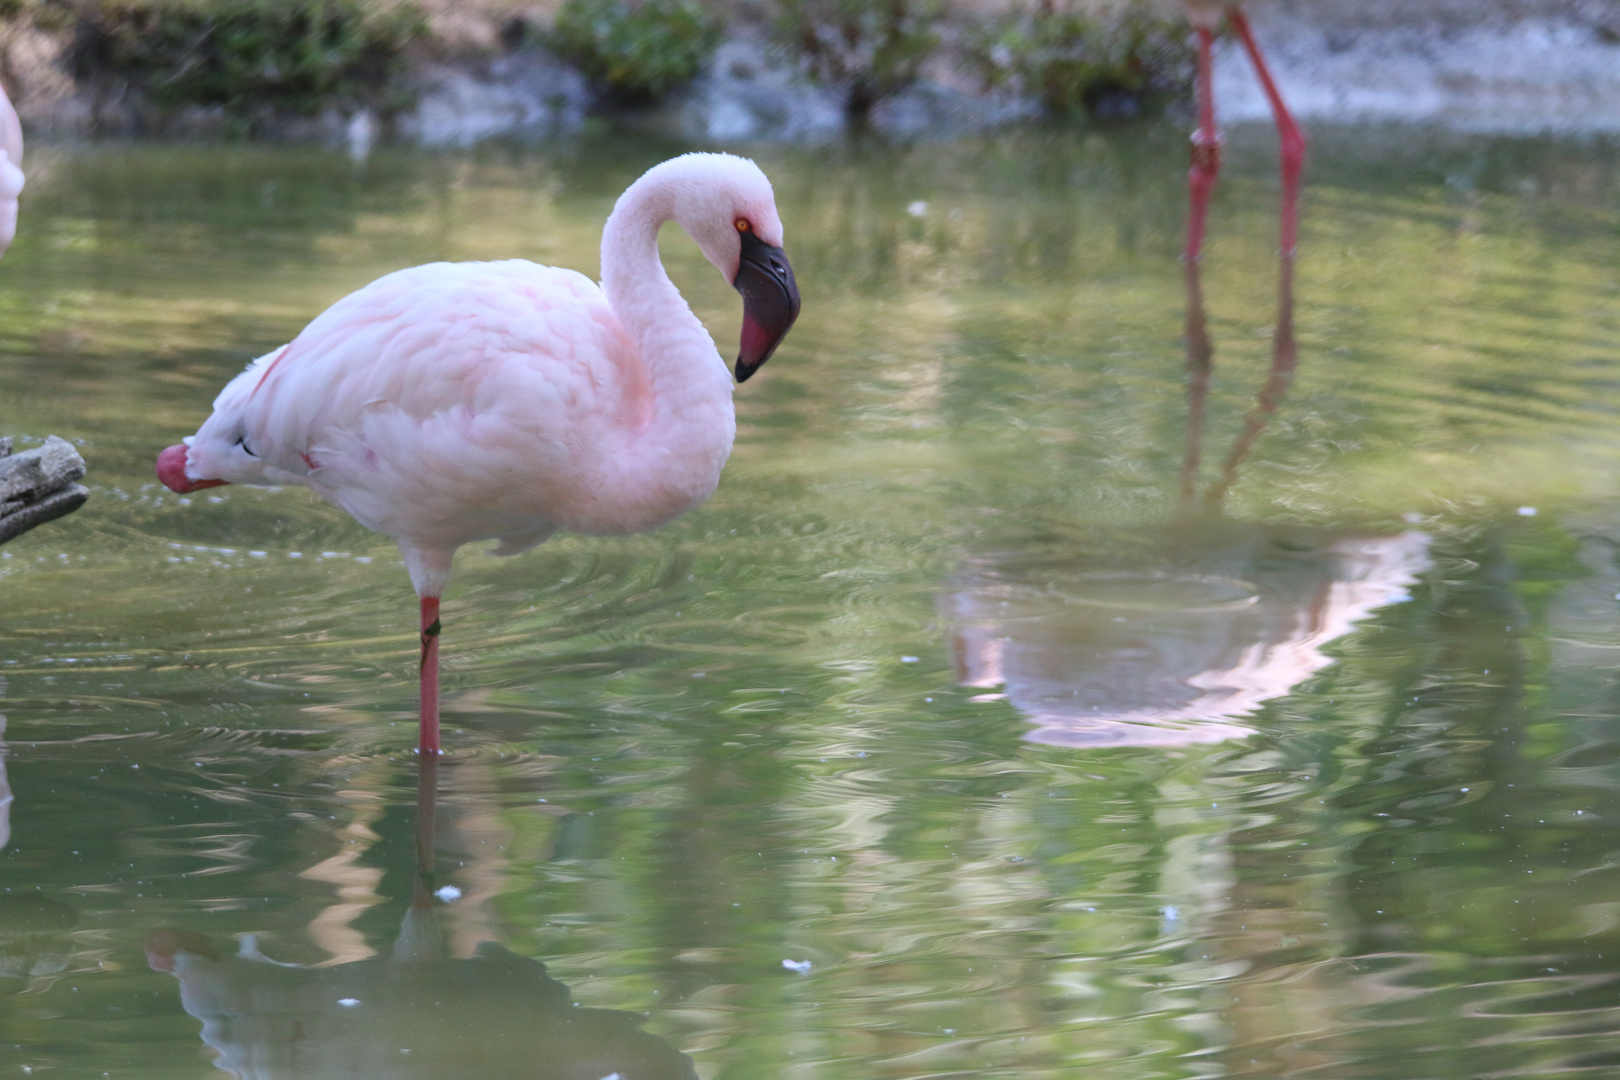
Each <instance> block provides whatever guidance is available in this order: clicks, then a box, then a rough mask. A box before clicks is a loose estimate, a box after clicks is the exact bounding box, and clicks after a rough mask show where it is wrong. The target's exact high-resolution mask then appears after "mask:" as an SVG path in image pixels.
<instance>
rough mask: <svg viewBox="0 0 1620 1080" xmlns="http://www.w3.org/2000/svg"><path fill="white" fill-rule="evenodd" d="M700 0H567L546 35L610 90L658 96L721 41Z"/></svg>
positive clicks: (697, 67) (699, 67) (631, 96)
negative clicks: (698, 0)
mask: <svg viewBox="0 0 1620 1080" xmlns="http://www.w3.org/2000/svg"><path fill="white" fill-rule="evenodd" d="M720 34H721V23H720V20H719V18H718V17H717V16H716V15H714V13H713V12H711V11H710V10H709V9H708V8H707V7H705V6H704V5H703V4H701V3H698V2H697V0H564V3H563V5H562V7H561V8H559V9H558V11H557V21H556V24H555V25H554V26H553V27H552V29H551V33H550V34H548V35H547V36H546V41H547V43H548V44H550V46H551V47H552V48H553V49H554V50H556V52H557V53H558V55H560V56H562V57H563V58H564V59H566V60H568V61H569V62H571V63H573V64H574V65H575V66H576V67H578V68H579V69H580V70H581V71H582V72H584V73H585V75H586V76H587V77H588V78H591V79H594V80H595V81H596V82H598V83H600V84H601V85H602V86H604V87H606V89H607V91H608V93H609V94H611V95H613V96H615V97H619V98H624V99H628V100H632V101H634V100H646V99H651V98H656V97H659V96H661V95H662V94H664V93H666V92H667V91H669V90H673V89H674V88H675V87H677V86H680V85H681V84H682V83H685V82H688V81H690V80H691V79H692V77H693V76H695V75H696V74H697V73H698V72H699V71H701V70H703V65H704V64H706V63H708V60H709V57H710V56H711V55H712V54H713V53H714V50H715V47H716V46H717V45H719V44H720Z"/></svg>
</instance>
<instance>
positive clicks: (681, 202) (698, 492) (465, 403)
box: [157, 154, 799, 754]
mask: <svg viewBox="0 0 1620 1080" xmlns="http://www.w3.org/2000/svg"><path fill="white" fill-rule="evenodd" d="M671 220H673V221H675V222H677V223H679V224H680V226H681V227H682V228H683V229H685V230H686V233H687V235H689V236H690V237H691V238H692V239H693V240H694V241H695V242H696V243H697V245H698V247H699V248H700V249H701V250H702V251H703V254H704V255H705V256H707V258H708V260H709V261H710V262H711V263H713V264H714V265H715V266H716V267H717V268H718V269H719V270H720V272H721V273H722V274H724V275H725V277H726V280H727V281H729V282H731V283H732V285H733V286H734V287H735V288H736V289H737V291H738V292H739V293H741V294H742V298H743V324H742V346H741V350H740V352H739V355H738V357H737V369H736V372H737V381H738V382H742V381H743V380H745V379H747V378H748V377H749V376H750V375H752V374H753V373H754V372H755V371H756V370H757V369H758V368H759V366H760V365H761V364H763V363H764V362H765V361H766V360H767V359H768V358H769V357H770V355H771V353H772V351H774V350H775V348H776V346H777V344H778V343H779V342H780V341H781V340H782V338H783V337H784V336H785V335H786V334H787V332H788V328H789V327H790V326H792V325H793V320H794V319H795V318H796V317H797V316H798V313H799V293H798V287H797V285H796V284H795V283H794V280H793V271H792V269H791V268H790V267H789V265H788V262H787V258H786V257H785V256H784V255H783V253H782V246H781V245H782V223H781V220H780V219H779V218H778V216H777V212H776V202H775V199H774V197H773V195H772V192H771V185H770V181H769V180H767V179H766V178H765V174H764V173H763V172H761V171H760V170H759V168H758V166H756V165H755V164H754V163H753V162H751V161H747V160H744V159H742V158H736V157H731V156H729V155H725V154H687V155H684V156H682V157H678V158H675V159H673V160H671V161H666V162H664V163H663V164H661V165H657V166H655V167H654V168H652V169H650V170H648V172H647V173H646V174H645V175H644V176H642V177H641V179H639V180H637V181H636V182H635V183H634V184H632V185H631V186H630V188H629V189H628V190H627V191H625V193H624V194H623V195H622V196H620V198H619V201H618V203H617V204H616V205H615V206H614V208H613V213H612V214H611V215H609V217H608V220H607V224H606V226H605V227H604V228H603V230H602V285H601V287H600V288H598V287H597V286H596V285H595V284H594V283H593V282H591V281H590V279H588V278H586V277H584V276H583V275H581V274H578V273H575V272H574V271H572V270H561V269H557V268H555V267H548V266H537V265H535V264H534V263H530V262H525V261H522V260H518V259H514V260H510V261H507V262H492V263H431V264H429V265H427V266H418V267H413V268H412V269H409V270H400V271H398V272H396V273H392V274H389V275H387V276H386V277H382V278H379V279H378V280H376V281H374V282H372V283H371V284H370V285H367V286H365V287H364V288H362V289H360V290H359V291H357V292H354V293H352V294H350V295H349V296H347V297H344V298H343V299H342V300H339V301H338V302H337V303H336V304H334V305H332V306H331V307H330V308H328V309H327V310H326V311H325V312H324V313H323V314H321V315H319V316H317V317H316V319H315V320H314V321H313V322H312V323H310V324H309V326H307V327H305V329H304V330H303V332H302V333H300V334H299V335H298V336H297V337H296V338H294V339H293V340H292V342H291V343H289V344H287V345H283V346H282V347H281V348H279V349H276V350H275V351H274V352H271V353H269V354H267V355H265V356H262V357H260V358H259V359H258V360H255V361H254V362H253V363H252V364H251V365H250V366H249V367H248V369H247V370H246V371H245V372H243V373H242V374H241V375H238V376H237V377H236V378H235V379H234V380H232V381H231V383H230V384H229V385H228V386H226V387H225V389H224V391H223V392H222V393H221V394H220V395H219V398H218V399H217V400H216V401H215V402H214V413H213V415H212V416H210V417H209V418H208V420H207V421H206V422H204V424H203V426H202V428H201V429H200V430H198V432H197V434H196V435H194V436H192V437H190V438H188V439H186V440H185V443H184V444H182V445H178V446H171V447H169V448H168V449H167V450H165V451H163V453H162V454H161V455H159V457H158V461H157V473H158V478H159V479H161V480H162V481H163V483H164V484H166V485H168V486H169V487H170V488H172V489H173V490H175V491H179V492H189V491H196V490H198V489H200V488H205V487H213V486H215V485H218V484H227V483H237V484H244V483H245V484H255V483H256V484H302V485H304V486H305V487H308V488H311V489H313V490H314V491H315V492H316V493H317V494H319V495H321V496H322V497H324V498H326V499H328V500H330V501H331V502H333V503H336V504H337V505H338V506H341V507H343V508H344V509H345V510H347V511H349V513H351V514H353V515H354V516H355V518H357V519H358V520H359V521H360V523H361V524H363V525H366V526H367V527H369V528H372V529H375V530H377V531H378V532H382V533H386V534H387V535H389V536H391V537H393V538H394V540H395V541H396V542H398V544H399V547H400V551H401V553H403V555H404V556H405V565H406V567H407V568H408V569H409V570H410V574H411V582H412V584H413V585H415V587H416V592H417V595H418V596H419V597H420V598H421V607H422V631H421V635H422V653H421V680H422V697H421V715H422V723H421V731H420V741H419V747H420V750H421V752H422V753H424V754H436V753H438V752H439V708H438V688H439V684H438V663H439V651H438V644H439V597H440V595H441V594H442V593H443V591H444V586H445V583H446V581H447V580H448V578H449V576H450V564H451V560H452V558H453V557H454V555H455V552H456V549H457V548H459V547H460V546H461V545H462V544H465V543H469V542H471V541H475V540H496V541H498V542H499V543H498V546H496V547H495V548H494V549H493V551H494V553H495V554H497V555H513V554H516V553H518V552H520V551H524V550H526V549H528V548H531V547H533V546H534V545H536V544H538V543H540V542H541V541H542V540H544V539H546V538H547V537H548V536H550V535H551V534H552V533H554V532H557V531H559V530H566V531H569V532H577V533H587V534H592V535H619V534H624V533H633V532H641V531H643V530H646V529H651V528H655V527H656V526H659V525H662V524H664V523H665V522H667V521H670V520H671V519H673V518H675V517H677V516H679V515H680V514H682V513H684V512H686V511H687V510H690V509H691V508H692V507H694V506H696V505H698V504H699V503H701V502H702V501H703V500H704V499H706V498H708V497H709V495H710V494H711V493H712V492H713V491H714V489H715V485H716V484H717V483H718V482H719V479H720V470H721V467H722V466H723V465H724V464H725V462H726V458H727V457H728V456H729V455H730V453H731V444H732V439H733V436H734V435H735V433H736V420H735V417H734V414H733V412H732V403H731V375H730V373H729V372H727V370H726V366H725V362H724V361H723V360H722V359H721V358H720V354H719V352H718V351H717V350H716V348H715V345H714V341H713V339H712V338H710V337H709V334H708V331H706V330H705V329H704V328H703V324H702V323H700V322H699V321H698V319H697V317H696V316H695V315H693V314H692V312H691V310H690V309H689V308H688V307H687V305H686V301H685V300H683V299H682V298H681V294H680V293H679V292H678V291H677V290H676V288H675V286H674V284H673V283H672V282H671V281H670V280H669V277H668V275H667V274H665V272H664V267H663V264H662V263H661V262H660V261H659V258H658V228H659V226H660V225H662V224H663V223H664V222H666V221H671Z"/></svg>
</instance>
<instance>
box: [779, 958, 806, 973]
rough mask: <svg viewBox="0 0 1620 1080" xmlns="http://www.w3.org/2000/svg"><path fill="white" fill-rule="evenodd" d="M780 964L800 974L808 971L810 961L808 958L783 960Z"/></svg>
mask: <svg viewBox="0 0 1620 1080" xmlns="http://www.w3.org/2000/svg"><path fill="white" fill-rule="evenodd" d="M782 966H783V967H785V968H787V969H788V970H789V971H794V972H797V973H798V974H800V975H805V974H808V973H809V971H810V968H811V963H810V961H808V960H783V961H782Z"/></svg>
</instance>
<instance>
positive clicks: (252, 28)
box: [69, 0, 426, 118]
mask: <svg viewBox="0 0 1620 1080" xmlns="http://www.w3.org/2000/svg"><path fill="white" fill-rule="evenodd" d="M73 8H74V10H75V13H76V16H77V19H76V26H75V36H74V43H73V45H72V47H71V50H70V54H69V59H70V63H71V65H72V69H73V73H74V75H75V76H76V77H78V78H80V79H95V78H108V77H111V78H118V79H124V80H127V81H128V82H129V83H130V84H131V85H132V86H134V87H137V88H139V89H140V90H142V91H144V92H145V93H146V94H148V95H150V98H151V100H152V102H153V103H154V104H155V105H157V106H158V107H160V108H164V109H177V108H183V107H186V106H222V107H223V108H224V109H225V112H226V113H227V115H229V116H232V117H236V118H253V117H256V116H259V115H264V114H266V113H290V114H295V115H305V116H307V115H313V114H315V113H317V112H319V111H321V110H322V109H323V108H327V107H331V106H338V107H356V106H361V105H369V106H374V107H382V108H387V107H390V106H395V105H399V104H403V102H402V101H400V100H399V99H398V90H397V82H396V80H395V76H396V75H397V74H398V72H399V70H400V67H401V62H402V59H403V54H404V50H405V48H406V47H407V46H408V45H410V44H411V42H413V41H415V40H416V39H417V38H419V37H421V36H422V35H423V34H424V33H425V30H426V24H425V21H424V20H423V18H422V15H421V13H420V12H419V11H418V10H417V9H416V8H415V7H414V6H412V5H410V4H398V5H387V6H384V5H379V4H376V3H368V2H367V0H81V2H79V3H76V4H74V5H73Z"/></svg>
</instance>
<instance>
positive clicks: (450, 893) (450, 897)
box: [433, 885, 461, 904]
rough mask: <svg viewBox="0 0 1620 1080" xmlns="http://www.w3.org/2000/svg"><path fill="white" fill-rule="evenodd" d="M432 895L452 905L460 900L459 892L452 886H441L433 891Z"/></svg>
mask: <svg viewBox="0 0 1620 1080" xmlns="http://www.w3.org/2000/svg"><path fill="white" fill-rule="evenodd" d="M433 895H434V896H437V897H438V898H439V899H440V900H443V901H444V902H445V903H447V904H453V903H455V902H456V901H457V900H460V899H461V890H460V889H458V888H456V887H455V886H454V885H441V886H439V887H438V888H437V889H435V890H434V892H433Z"/></svg>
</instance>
